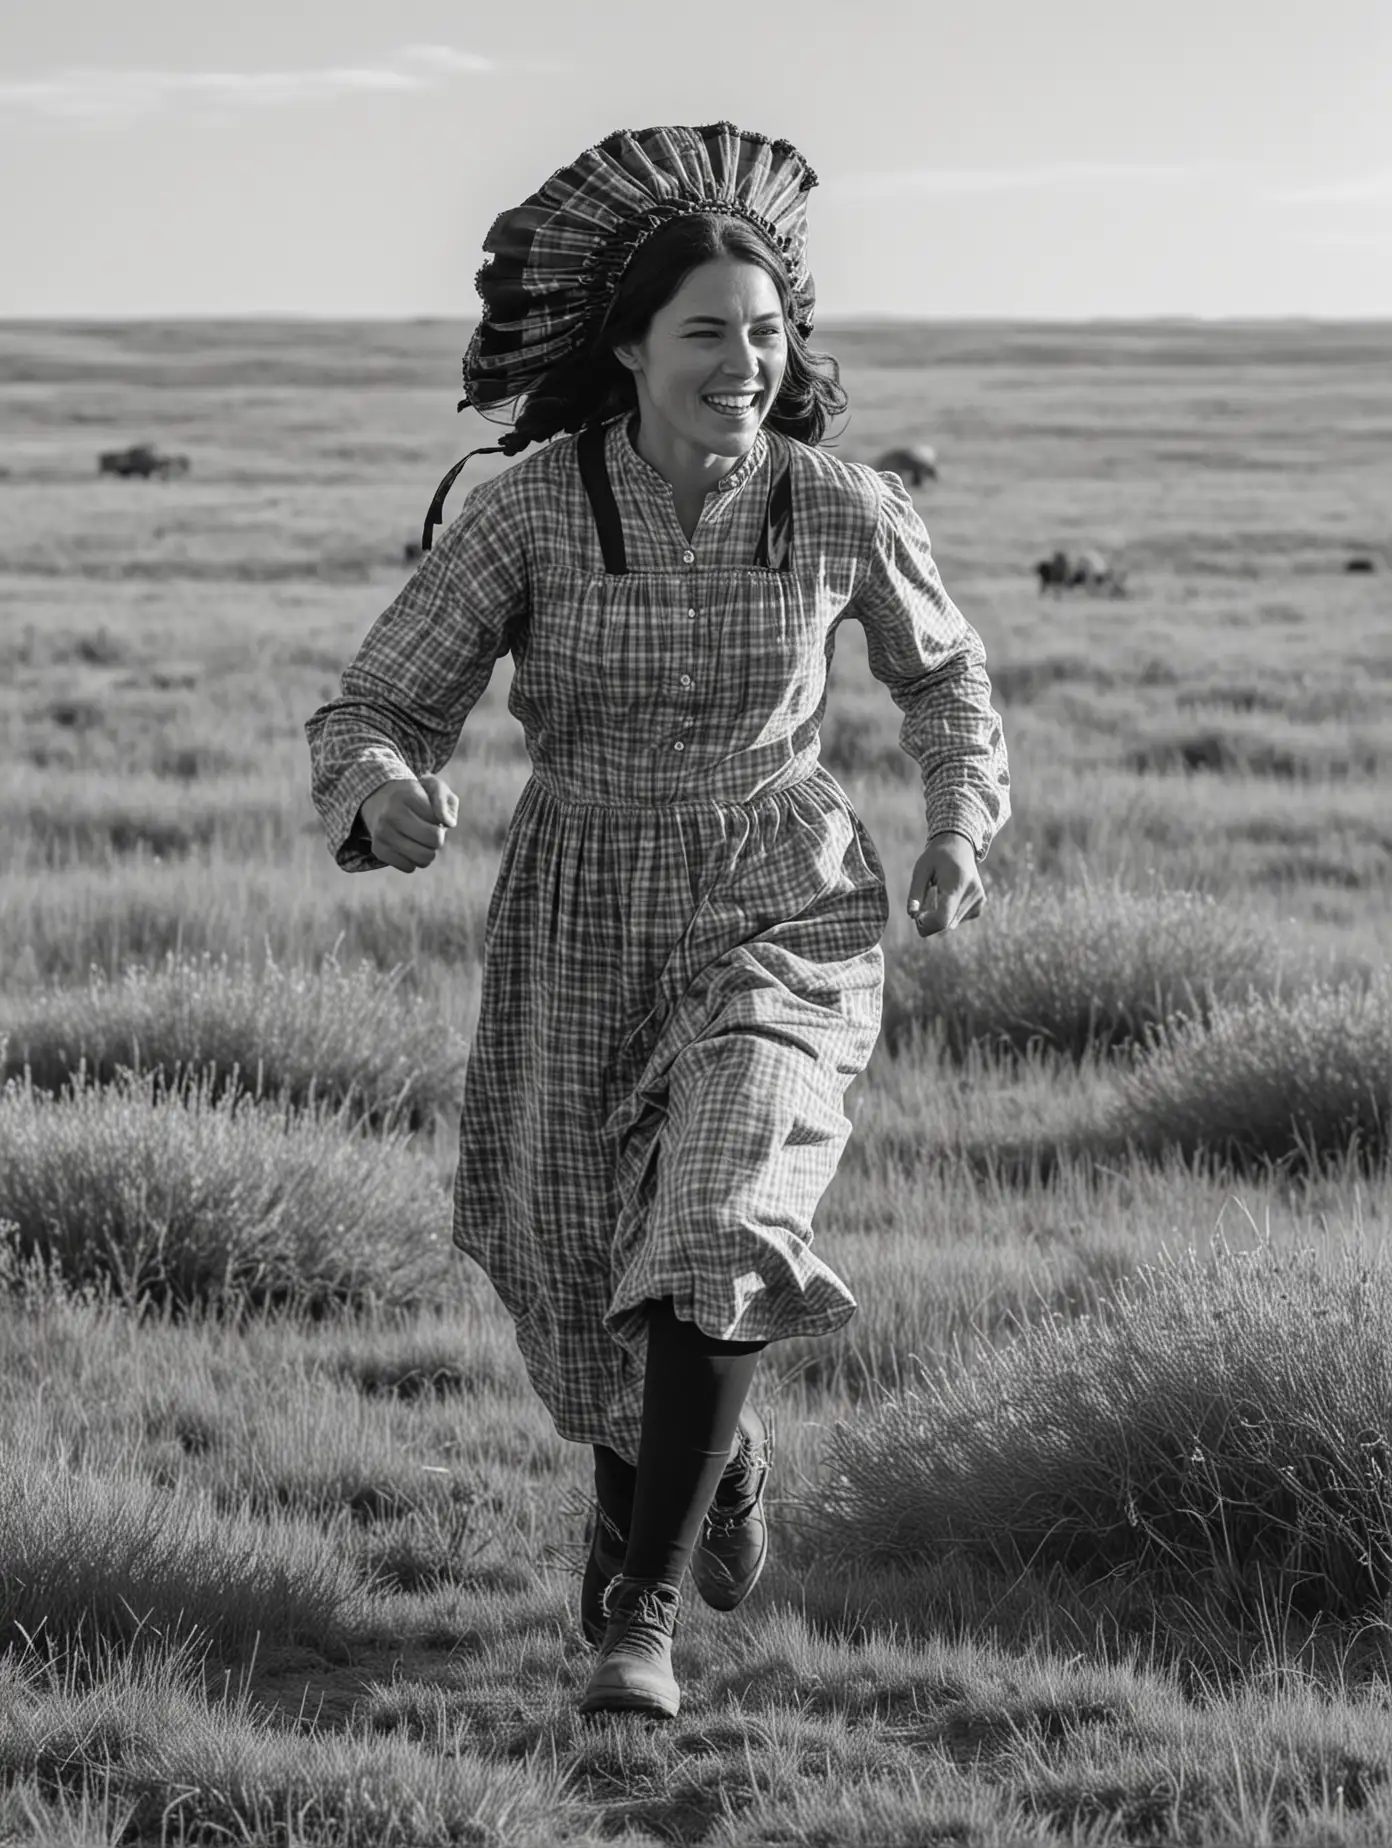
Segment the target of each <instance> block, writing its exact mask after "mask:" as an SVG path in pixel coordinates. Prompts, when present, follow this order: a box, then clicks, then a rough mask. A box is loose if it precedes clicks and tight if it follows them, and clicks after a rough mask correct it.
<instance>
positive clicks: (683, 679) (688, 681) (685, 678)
mask: <svg viewBox="0 0 1392 1848" xmlns="http://www.w3.org/2000/svg"><path fill="white" fill-rule="evenodd" d="M681 683H682V685H683V686H684V687H689V686H690V685H691V676H690V674H683V675H682V677H681Z"/></svg>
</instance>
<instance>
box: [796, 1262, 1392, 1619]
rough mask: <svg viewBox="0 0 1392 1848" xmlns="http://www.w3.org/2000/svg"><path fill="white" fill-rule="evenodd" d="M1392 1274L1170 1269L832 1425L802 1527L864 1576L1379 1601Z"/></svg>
mask: <svg viewBox="0 0 1392 1848" xmlns="http://www.w3.org/2000/svg"><path fill="white" fill-rule="evenodd" d="M1390 1433H1392V1270H1390V1269H1389V1268H1388V1266H1387V1265H1386V1263H1385V1262H1381V1261H1377V1260H1375V1259H1371V1258H1369V1257H1367V1256H1365V1255H1363V1254H1361V1253H1359V1252H1357V1251H1346V1252H1345V1253H1344V1254H1343V1255H1342V1256H1341V1257H1338V1258H1335V1257H1332V1256H1330V1255H1328V1254H1325V1253H1322V1252H1316V1251H1314V1250H1306V1251H1304V1252H1294V1253H1285V1254H1280V1253H1276V1252H1274V1251H1272V1250H1270V1249H1260V1248H1259V1249H1256V1250H1253V1251H1250V1252H1245V1253H1234V1254H1230V1255H1228V1256H1227V1257H1226V1258H1224V1259H1222V1260H1220V1261H1218V1262H1216V1263H1214V1264H1211V1265H1203V1264H1200V1263H1198V1262H1197V1261H1196V1260H1195V1259H1194V1258H1192V1257H1190V1258H1187V1259H1186V1258H1183V1257H1180V1258H1176V1259H1173V1260H1171V1261H1169V1262H1167V1263H1165V1264H1162V1265H1159V1266H1156V1267H1155V1268H1154V1269H1153V1270H1151V1271H1149V1272H1148V1273H1146V1274H1145V1275H1143V1276H1142V1278H1141V1279H1139V1280H1138V1281H1135V1282H1128V1281H1126V1280H1123V1281H1121V1282H1120V1283H1119V1284H1118V1286H1117V1291H1116V1299H1115V1301H1114V1303H1113V1305H1112V1306H1111V1307H1110V1309H1107V1310H1106V1311H1105V1312H1103V1313H1098V1314H1094V1315H1088V1316H1084V1317H1081V1318H1077V1319H1065V1318H1062V1317H1058V1318H1052V1319H1046V1320H1040V1321H1038V1322H1036V1323H1034V1324H1032V1325H1031V1326H1030V1327H1028V1328H1026V1329H1024V1330H1023V1331H1021V1333H1020V1334H1019V1336H1018V1337H1017V1338H1016V1339H1015V1340H1014V1341H1012V1342H1011V1343H1010V1344H1009V1345H1007V1346H1004V1347H1001V1348H998V1349H994V1350H987V1351H984V1352H979V1353H978V1354H976V1355H975V1356H974V1357H973V1359H972V1360H971V1362H970V1364H968V1365H965V1366H962V1367H960V1368H955V1369H954V1368H951V1367H947V1366H944V1367H943V1368H942V1369H941V1370H940V1371H939V1372H937V1373H936V1374H934V1375H930V1376H927V1377H925V1379H924V1381H923V1383H922V1384H921V1385H919V1386H918V1387H916V1388H914V1389H912V1390H910V1391H906V1392H904V1393H902V1394H900V1395H898V1396H897V1397H894V1398H892V1399H889V1400H887V1401H886V1402H885V1404H884V1405H883V1406H882V1408H881V1409H880V1411H879V1412H878V1413H877V1414H876V1415H875V1416H874V1417H872V1418H870V1419H868V1420H866V1421H863V1422H861V1423H858V1424H857V1425H856V1426H855V1427H853V1428H852V1427H849V1426H843V1427H839V1428H838V1429H837V1431H836V1432H835V1434H834V1435H833V1438H832V1441H831V1444H830V1446H829V1449H828V1453H827V1477H826V1480H825V1481H824V1482H823V1483H822V1484H821V1485H820V1488H819V1494H818V1498H817V1501H816V1503H815V1504H810V1505H809V1506H808V1507H807V1509H806V1511H805V1514H806V1519H807V1522H808V1523H809V1527H810V1530H811V1531H812V1532H813V1533H814V1534H815V1535H816V1536H817V1537H818V1539H819V1540H820V1542H821V1543H822V1544H823V1545H829V1546H832V1547H836V1548H840V1549H843V1550H844V1551H845V1552H846V1553H847V1554H851V1553H854V1554H855V1555H856V1556H857V1557H860V1558H867V1557H875V1556H885V1555H888V1556H894V1555H898V1556H908V1557H920V1558H932V1557H940V1556H942V1555H943V1554H944V1553H945V1552H950V1551H953V1550H957V1549H961V1550H965V1551H966V1552H968V1553H969V1554H971V1555H973V1556H974V1557H977V1558H980V1559H981V1560H983V1561H984V1562H987V1563H989V1564H990V1565H991V1566H992V1567H994V1568H997V1569H1000V1570H1003V1571H1006V1572H1010V1573H1018V1572H1019V1571H1021V1570H1024V1569H1033V1570H1047V1569H1048V1568H1051V1567H1057V1568H1062V1569H1063V1570H1065V1571H1067V1572H1069V1573H1073V1574H1078V1575H1081V1576H1082V1577H1084V1578H1090V1579H1100V1578H1104V1577H1108V1576H1117V1575H1121V1576H1126V1577H1131V1578H1140V1579H1142V1580H1144V1581H1146V1582H1148V1583H1151V1584H1153V1585H1154V1586H1155V1587H1156V1588H1157V1589H1159V1588H1163V1589H1166V1590H1171V1591H1179V1592H1181V1593H1182V1594H1184V1595H1185V1596H1186V1597H1189V1598H1191V1599H1193V1600H1195V1601H1196V1602H1198V1603H1199V1604H1202V1602H1203V1600H1204V1599H1205V1598H1211V1599H1212V1600H1213V1603H1214V1605H1215V1607H1216V1608H1217V1609H1220V1610H1224V1611H1226V1612H1229V1613H1231V1612H1234V1611H1236V1612H1239V1613H1243V1612H1245V1613H1258V1614H1259V1613H1266V1614H1268V1615H1269V1614H1270V1613H1271V1612H1272V1611H1273V1609H1274V1610H1276V1611H1280V1610H1283V1609H1295V1610H1298V1611H1301V1612H1303V1613H1304V1614H1306V1615H1315V1614H1322V1615H1325V1616H1328V1617H1329V1618H1331V1619H1337V1620H1344V1621H1358V1620H1362V1619H1367V1618H1369V1617H1375V1616H1378V1615H1379V1614H1381V1613H1385V1611H1386V1609H1387V1608H1388V1601H1389V1598H1392V1437H1390V1436H1389V1434H1390Z"/></svg>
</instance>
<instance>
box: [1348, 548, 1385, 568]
mask: <svg viewBox="0 0 1392 1848" xmlns="http://www.w3.org/2000/svg"><path fill="white" fill-rule="evenodd" d="M1344 570H1345V571H1376V570H1377V560H1376V559H1375V558H1369V557H1368V555H1367V553H1366V552H1365V553H1362V554H1360V555H1359V557H1357V558H1350V559H1346V560H1345V562H1344Z"/></svg>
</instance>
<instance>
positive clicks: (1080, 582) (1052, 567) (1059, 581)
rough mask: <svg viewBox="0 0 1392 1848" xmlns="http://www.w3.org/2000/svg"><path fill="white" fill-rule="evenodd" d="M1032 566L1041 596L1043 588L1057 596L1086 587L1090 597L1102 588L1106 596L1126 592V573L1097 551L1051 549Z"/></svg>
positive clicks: (1119, 595) (1123, 594)
mask: <svg viewBox="0 0 1392 1848" xmlns="http://www.w3.org/2000/svg"><path fill="white" fill-rule="evenodd" d="M1034 569H1035V572H1036V573H1037V575H1038V578H1039V594H1040V595H1041V596H1043V594H1044V592H1045V591H1046V590H1052V591H1053V593H1054V595H1055V596H1056V597H1058V596H1062V595H1063V593H1064V591H1065V590H1085V591H1087V592H1088V594H1089V595H1090V596H1097V595H1099V594H1100V593H1101V592H1103V591H1105V592H1106V593H1107V595H1108V596H1109V597H1124V596H1125V595H1126V573H1125V572H1124V571H1120V570H1118V569H1117V567H1116V566H1115V565H1109V564H1108V563H1107V561H1106V559H1105V558H1103V556H1102V554H1101V553H1100V552H1054V553H1053V554H1052V555H1051V556H1050V557H1048V558H1041V559H1040V561H1039V563H1038V564H1037V565H1036V566H1035V567H1034Z"/></svg>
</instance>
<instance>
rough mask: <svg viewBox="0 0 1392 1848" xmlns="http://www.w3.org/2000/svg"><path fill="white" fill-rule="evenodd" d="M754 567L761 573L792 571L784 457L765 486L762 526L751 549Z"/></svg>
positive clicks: (788, 487) (788, 483)
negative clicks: (766, 489)
mask: <svg viewBox="0 0 1392 1848" xmlns="http://www.w3.org/2000/svg"><path fill="white" fill-rule="evenodd" d="M754 564H755V567H756V568H757V569H759V570H763V571H791V570H792V568H793V477H792V471H791V470H790V469H789V467H788V458H787V456H784V457H783V459H782V461H781V463H780V465H779V467H778V468H777V469H776V470H775V471H774V476H773V480H772V481H771V482H770V483H769V491H768V502H767V505H766V506H765V508H764V527H763V531H762V532H761V533H760V534H759V543H758V545H757V546H756V547H755V548H754Z"/></svg>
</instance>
